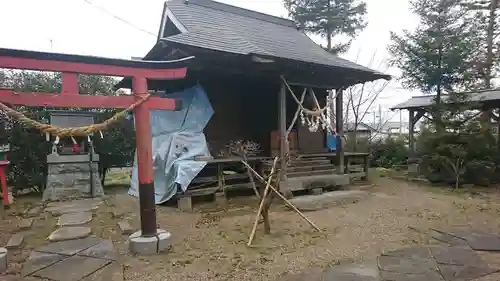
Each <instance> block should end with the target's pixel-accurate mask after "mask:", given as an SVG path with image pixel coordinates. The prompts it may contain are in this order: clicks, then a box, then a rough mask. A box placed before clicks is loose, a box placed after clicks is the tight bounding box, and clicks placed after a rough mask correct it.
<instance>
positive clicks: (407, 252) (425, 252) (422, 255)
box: [382, 247, 432, 260]
mask: <svg viewBox="0 0 500 281" xmlns="http://www.w3.org/2000/svg"><path fill="white" fill-rule="evenodd" d="M382 255H383V256H389V257H400V258H407V259H413V260H429V259H431V258H432V255H431V252H430V250H429V248H428V247H408V248H402V249H398V250H395V251H389V252H386V253H384V254H382Z"/></svg>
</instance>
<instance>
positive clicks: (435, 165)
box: [417, 122, 499, 186]
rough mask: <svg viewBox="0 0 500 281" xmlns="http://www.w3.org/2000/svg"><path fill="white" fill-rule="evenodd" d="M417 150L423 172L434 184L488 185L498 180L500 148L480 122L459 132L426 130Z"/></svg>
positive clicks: (420, 137) (422, 133) (419, 140)
mask: <svg viewBox="0 0 500 281" xmlns="http://www.w3.org/2000/svg"><path fill="white" fill-rule="evenodd" d="M417 148H418V149H417V153H418V156H419V158H420V159H421V161H420V172H421V173H422V174H423V175H424V176H425V177H426V178H427V179H428V180H429V181H431V182H434V183H445V184H450V185H455V186H459V185H461V184H474V185H482V186H487V185H489V184H490V183H492V182H497V181H498V169H497V164H498V163H499V157H498V147H497V145H496V143H495V141H494V139H493V138H491V135H489V134H485V133H482V132H481V130H480V128H479V125H478V123H477V122H475V123H471V124H469V125H468V126H467V127H464V128H461V130H460V131H456V130H444V131H442V132H436V131H431V130H428V129H424V130H423V131H422V132H421V134H420V135H419V137H418V138H417ZM457 180H458V182H457Z"/></svg>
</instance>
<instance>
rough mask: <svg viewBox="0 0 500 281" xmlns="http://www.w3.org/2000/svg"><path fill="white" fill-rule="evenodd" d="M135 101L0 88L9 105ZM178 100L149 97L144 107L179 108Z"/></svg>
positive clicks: (110, 104) (101, 104) (92, 105)
mask: <svg viewBox="0 0 500 281" xmlns="http://www.w3.org/2000/svg"><path fill="white" fill-rule="evenodd" d="M135 101H136V98H134V96H125V95H123V96H89V95H79V94H68V93H65V94H59V93H40V92H37V93H17V92H14V91H12V90H7V89H0V102H1V103H4V104H9V105H22V106H41V107H72V108H75V107H76V108H122V109H123V108H127V107H129V106H130V105H131V104H133V103H134V102H135ZM181 107H182V104H181V103H180V100H175V99H169V98H160V97H150V98H149V99H148V100H147V101H145V102H144V108H147V109H158V110H180V109H181Z"/></svg>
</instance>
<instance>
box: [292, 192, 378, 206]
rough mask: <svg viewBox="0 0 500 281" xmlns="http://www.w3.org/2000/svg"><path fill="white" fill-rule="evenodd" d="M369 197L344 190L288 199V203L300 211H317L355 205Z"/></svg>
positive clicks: (367, 194)
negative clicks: (349, 204)
mask: <svg viewBox="0 0 500 281" xmlns="http://www.w3.org/2000/svg"><path fill="white" fill-rule="evenodd" d="M369 196H370V194H369V193H368V192H366V191H361V190H346V191H333V192H326V193H323V194H321V195H306V196H300V197H295V198H293V199H290V202H291V203H292V204H293V205H295V207H297V209H299V210H301V211H317V210H321V209H325V208H328V207H331V206H336V205H342V204H348V203H355V202H358V201H359V200H362V199H365V198H367V197H369Z"/></svg>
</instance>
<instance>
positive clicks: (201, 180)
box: [191, 174, 248, 184]
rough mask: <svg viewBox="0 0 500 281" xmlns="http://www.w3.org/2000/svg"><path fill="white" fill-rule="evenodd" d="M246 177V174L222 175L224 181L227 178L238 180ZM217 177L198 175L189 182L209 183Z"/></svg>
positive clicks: (215, 180) (216, 179)
mask: <svg viewBox="0 0 500 281" xmlns="http://www.w3.org/2000/svg"><path fill="white" fill-rule="evenodd" d="M246 178H248V175H247V174H234V175H224V181H228V180H239V179H246ZM217 181H218V178H217V177H216V176H214V177H199V178H195V179H194V180H193V181H192V182H191V184H196V183H209V182H217Z"/></svg>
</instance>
